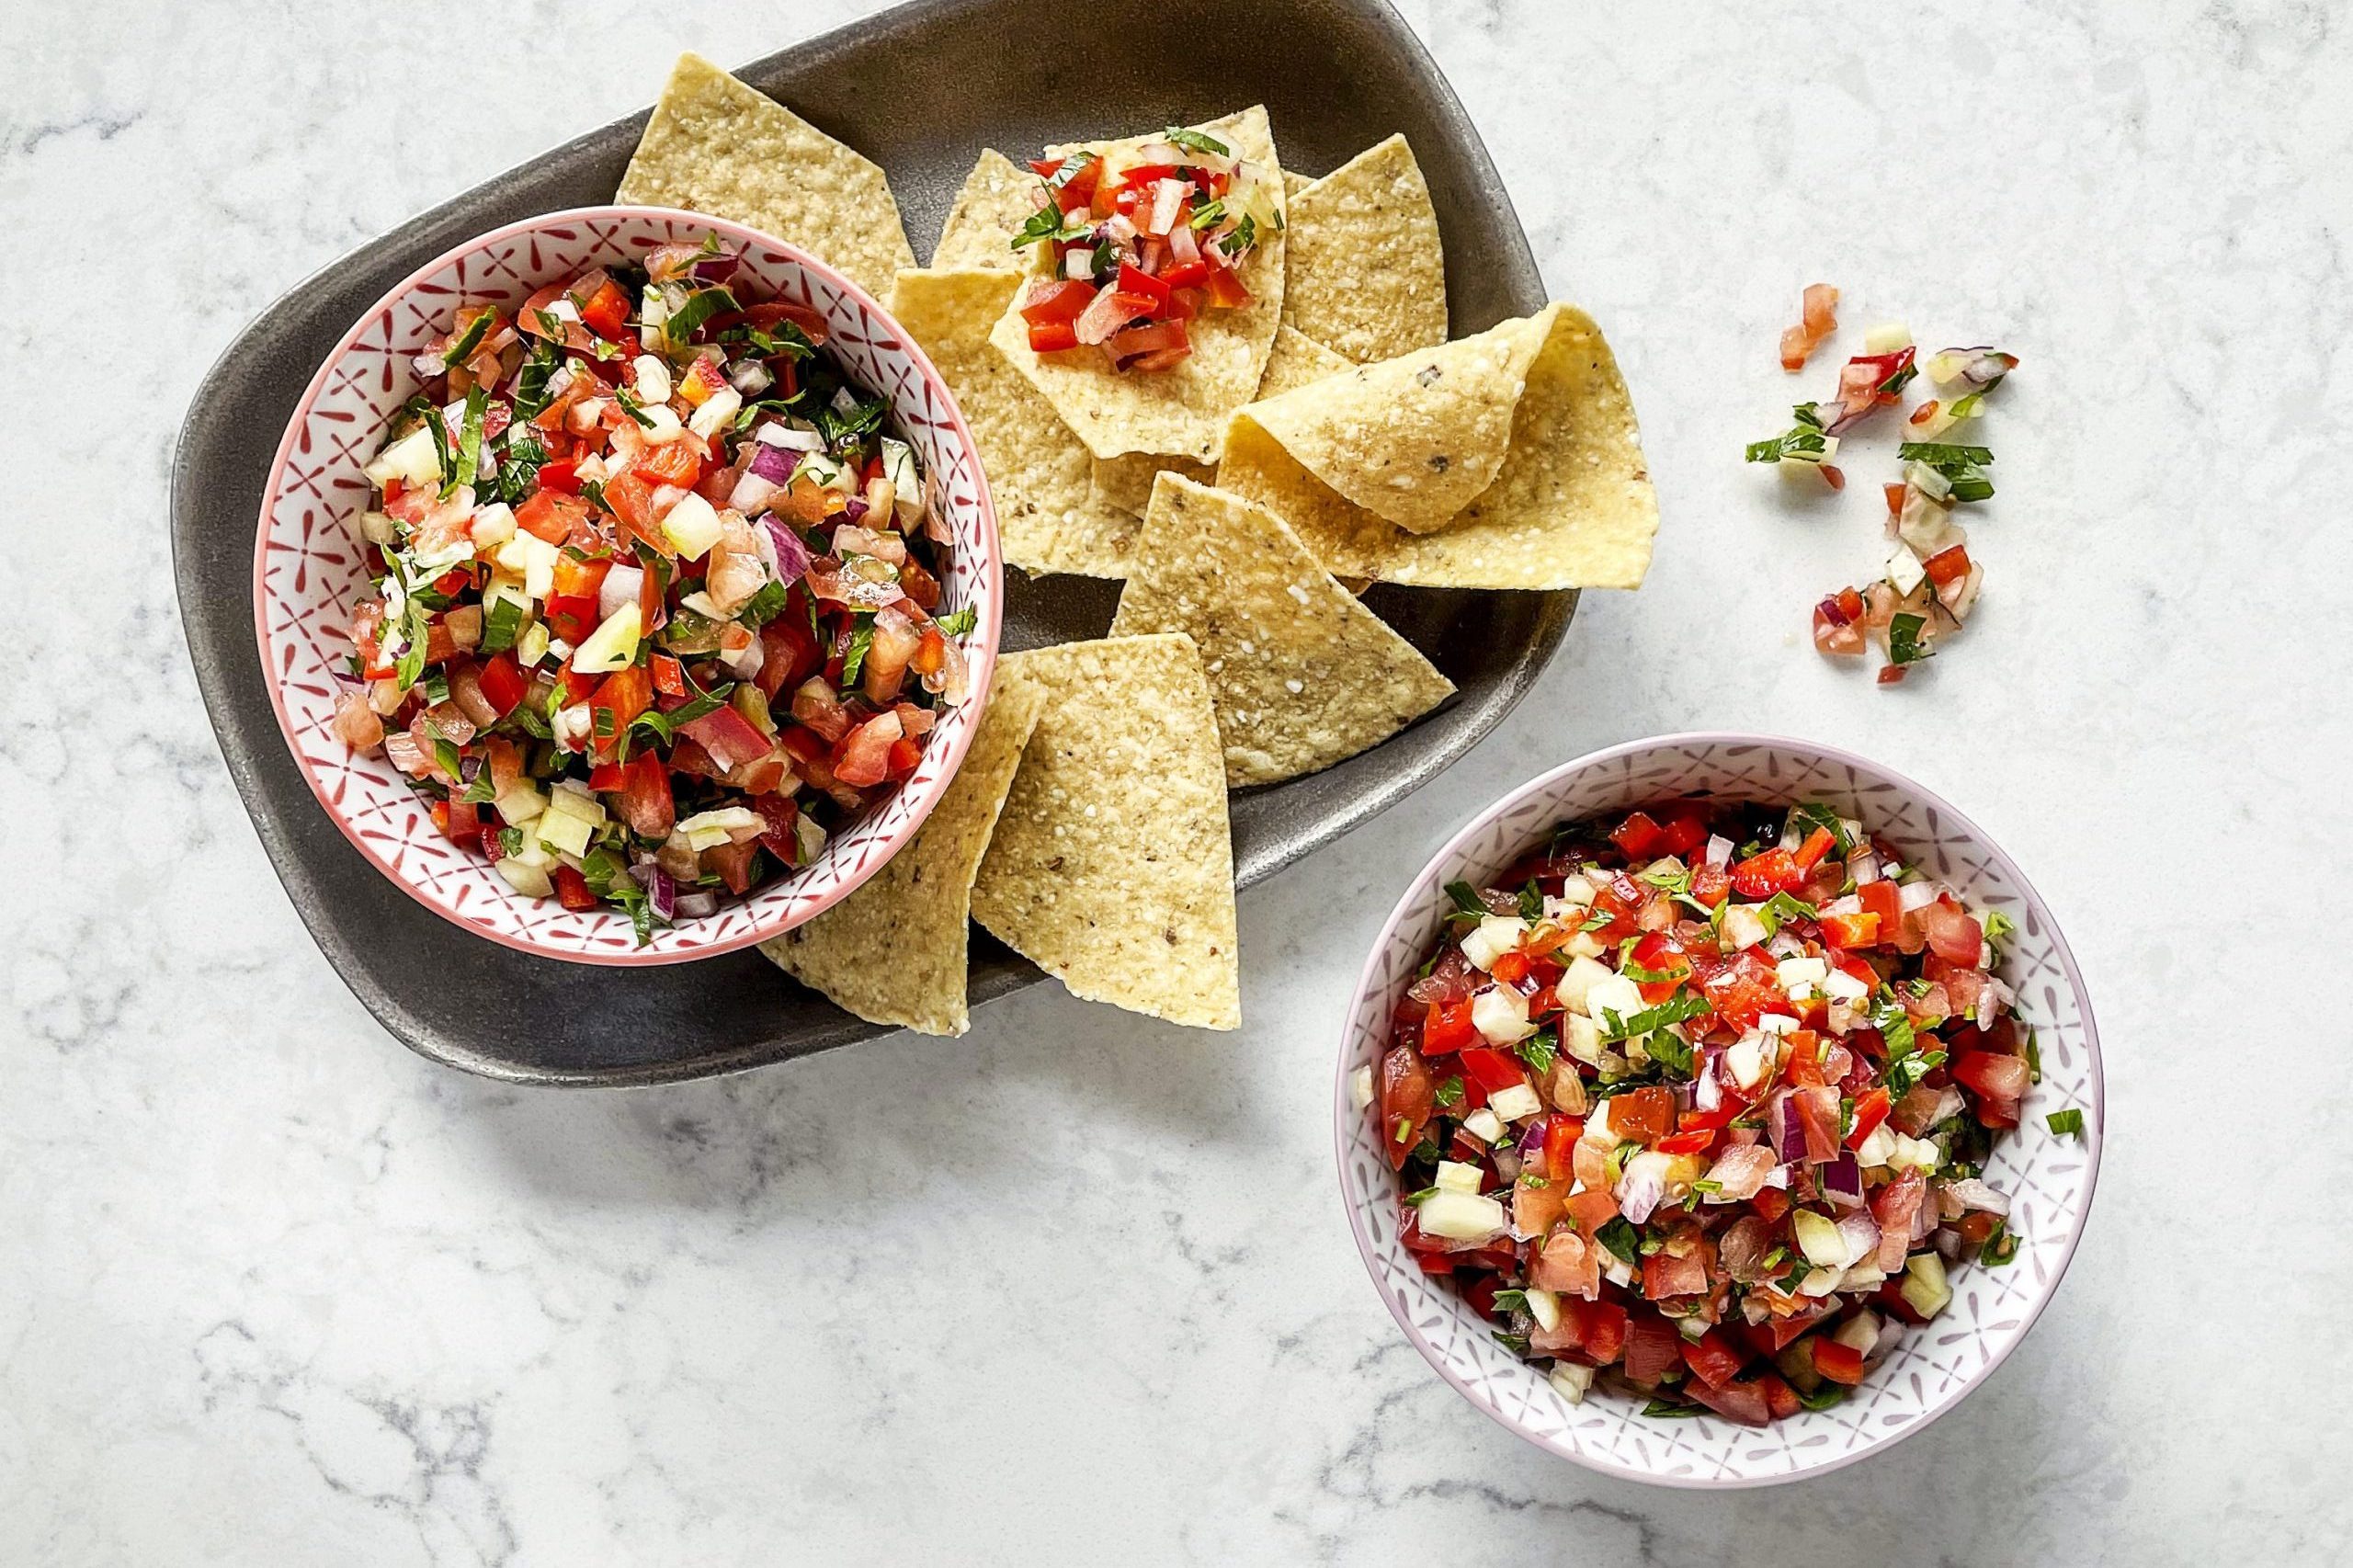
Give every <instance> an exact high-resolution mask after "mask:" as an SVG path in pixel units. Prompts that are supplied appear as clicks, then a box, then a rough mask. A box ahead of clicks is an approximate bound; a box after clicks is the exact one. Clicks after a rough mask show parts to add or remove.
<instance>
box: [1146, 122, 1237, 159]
mask: <svg viewBox="0 0 2353 1568" xmlns="http://www.w3.org/2000/svg"><path fill="white" fill-rule="evenodd" d="M1160 139H1161V140H1162V141H1163V142H1167V143H1168V144H1169V145H1170V146H1172V147H1182V148H1184V149H1185V150H1186V151H1187V152H1188V153H1208V154H1209V155H1210V156H1211V157H1213V158H1230V157H1232V156H1233V148H1231V147H1229V146H1227V145H1226V144H1225V143H1224V142H1221V141H1219V140H1218V139H1217V138H1216V137H1214V136H1211V135H1210V134H1208V133H1207V132H1206V131H1187V130H1185V129H1184V128H1183V127H1182V126H1176V125H1172V126H1170V127H1169V128H1168V129H1167V130H1165V131H1162V132H1161V133H1160Z"/></svg>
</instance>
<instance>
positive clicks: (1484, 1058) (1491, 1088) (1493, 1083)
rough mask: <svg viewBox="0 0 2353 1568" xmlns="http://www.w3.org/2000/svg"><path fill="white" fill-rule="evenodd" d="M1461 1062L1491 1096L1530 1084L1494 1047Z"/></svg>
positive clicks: (1476, 1049)
mask: <svg viewBox="0 0 2353 1568" xmlns="http://www.w3.org/2000/svg"><path fill="white" fill-rule="evenodd" d="M1464 1006H1466V1007H1467V1006H1469V1004H1467V1003H1466V1004H1464ZM1461 1060H1462V1070H1463V1071H1464V1072H1465V1073H1468V1074H1470V1075H1471V1076H1472V1079H1473V1080H1475V1081H1476V1082H1477V1084H1478V1085H1479V1086H1480V1087H1481V1088H1482V1089H1484V1090H1485V1091H1486V1092H1487V1093H1488V1094H1490V1095H1492V1094H1495V1092H1496V1091H1497V1090H1499V1089H1508V1088H1510V1087H1511V1086H1512V1085H1515V1084H1525V1083H1526V1082H1528V1075H1527V1074H1525V1073H1523V1072H1522V1071H1521V1070H1520V1065H1519V1061H1518V1058H1517V1057H1513V1056H1510V1055H1507V1054H1506V1053H1505V1052H1503V1051H1497V1050H1495V1048H1494V1047H1492V1046H1484V1045H1476V1046H1470V1047H1467V1048H1465V1049H1464V1051H1463V1052H1462V1058H1461ZM1641 1092H1642V1091H1641V1090H1639V1089H1638V1090H1636V1091H1635V1093H1637V1094H1640V1093H1641ZM1659 1093H1661V1094H1662V1095H1664V1094H1665V1093H1666V1091H1665V1090H1664V1089H1662V1090H1660V1091H1659ZM1610 1125H1611V1126H1612V1127H1615V1126H1617V1125H1618V1123H1617V1121H1616V1120H1615V1119H1614V1118H1613V1119H1612V1120H1611V1121H1610Z"/></svg>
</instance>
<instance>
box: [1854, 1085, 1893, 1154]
mask: <svg viewBox="0 0 2353 1568" xmlns="http://www.w3.org/2000/svg"><path fill="white" fill-rule="evenodd" d="M1889 1104H1890V1101H1889V1099H1888V1097H1887V1091H1886V1090H1885V1089H1884V1088H1874V1089H1867V1090H1865V1091H1864V1092H1863V1093H1862V1095H1861V1096H1859V1097H1858V1098H1857V1099H1856V1101H1855V1125H1854V1127H1853V1129H1852V1130H1850V1131H1848V1132H1847V1147H1848V1148H1849V1149H1859V1148H1861V1147H1862V1146H1863V1141H1864V1140H1865V1139H1867V1138H1869V1137H1870V1135H1871V1134H1872V1133H1874V1132H1876V1131H1879V1124H1880V1123H1881V1122H1882V1121H1885V1120H1886V1119H1887V1112H1888V1108H1889Z"/></svg>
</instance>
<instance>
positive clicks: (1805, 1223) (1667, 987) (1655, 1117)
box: [1356, 801, 2059, 1426]
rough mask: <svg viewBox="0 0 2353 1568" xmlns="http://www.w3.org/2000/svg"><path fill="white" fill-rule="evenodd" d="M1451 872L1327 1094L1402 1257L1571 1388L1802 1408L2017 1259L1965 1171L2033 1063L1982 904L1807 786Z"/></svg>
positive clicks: (2004, 1202)
mask: <svg viewBox="0 0 2353 1568" xmlns="http://www.w3.org/2000/svg"><path fill="white" fill-rule="evenodd" d="M1448 891H1449V893H1450V895H1451V896H1452V898H1453V900H1454V903H1455V906H1456V907H1455V911H1454V913H1453V915H1451V917H1450V918H1449V921H1448V924H1447V931H1446V935H1445V937H1443V939H1442V940H1441V941H1440V942H1439V943H1438V948H1437V950H1436V951H1435V952H1433V953H1432V954H1431V955H1430V958H1429V960H1428V962H1427V964H1425V965H1424V966H1423V969H1422V971H1421V973H1420V974H1419V976H1418V977H1417V978H1416V979H1415V982H1414V983H1413V985H1412V986H1411V987H1410V988H1409V990H1408V991H1407V993H1406V994H1405V996H1404V999H1403V1000H1402V1001H1401V1003H1400V1005H1399V1006H1398V1008H1397V1011H1396V1015H1395V1018H1394V1021H1393V1026H1392V1040H1391V1043H1390V1044H1389V1046H1388V1047H1387V1049H1386V1050H1385V1051H1383V1053H1382V1055H1381V1060H1380V1062H1379V1066H1378V1070H1377V1072H1376V1070H1375V1069H1373V1068H1370V1067H1369V1068H1366V1069H1363V1070H1361V1071H1360V1073H1359V1074H1358V1080H1357V1083H1356V1096H1357V1098H1358V1101H1359V1102H1360V1103H1361V1105H1362V1106H1363V1107H1364V1108H1366V1109H1367V1110H1368V1112H1369V1113H1370V1114H1374V1115H1377V1116H1378V1117H1379V1118H1380V1120H1379V1124H1378V1125H1379V1128H1380V1131H1381V1142H1382V1144H1383V1146H1384V1147H1385V1148H1386V1149H1387V1150H1388V1152H1389V1157H1390V1163H1391V1164H1392V1165H1393V1166H1395V1167H1396V1168H1397V1170H1398V1172H1399V1176H1400V1181H1401V1189H1400V1199H1399V1201H1400V1205H1401V1210H1402V1221H1403V1229H1404V1244H1405V1246H1406V1247H1407V1248H1408V1249H1409V1250H1410V1251H1411V1252H1412V1253H1413V1254H1414V1256H1415V1258H1416V1260H1417V1261H1418V1262H1419V1263H1420V1265H1421V1267H1423V1269H1424V1270H1426V1271H1427V1272H1428V1273H1430V1274H1432V1275H1445V1276H1449V1277H1451V1278H1452V1279H1453V1280H1454V1282H1455V1284H1456V1286H1457V1287H1458V1288H1459V1289H1460V1290H1461V1291H1462V1293H1463V1295H1464V1296H1465V1298H1466V1299H1467V1300H1468V1301H1470V1302H1471V1303H1472V1305H1473V1306H1474V1307H1475V1308H1476V1309H1477V1310H1479V1311H1480V1312H1483V1314H1485V1315H1487V1316H1488V1317H1490V1318H1492V1319H1493V1320H1495V1324H1496V1328H1495V1335H1496V1337H1497V1338H1498V1339H1499V1340H1501V1341H1502V1343H1503V1344H1505V1345H1506V1346H1508V1347H1509V1348H1510V1349H1512V1350H1513V1351H1515V1352H1517V1353H1518V1354H1519V1355H1521V1356H1523V1357H1525V1358H1529V1360H1532V1361H1538V1362H1545V1361H1549V1362H1550V1363H1551V1368H1552V1370H1551V1379H1552V1383H1553V1385H1554V1386H1555V1387H1556V1388H1558V1389H1559V1390H1560V1391H1561V1392H1563V1394H1564V1395H1565V1396H1567V1397H1568V1398H1570V1399H1571V1400H1581V1399H1582V1398H1583V1397H1584V1396H1585V1393H1586V1390H1587V1389H1588V1388H1589V1387H1590V1386H1591V1384H1592V1383H1593V1382H1594V1381H1595V1380H1596V1378H1597V1377H1599V1378H1601V1379H1603V1380H1604V1381H1605V1382H1606V1384H1607V1385H1608V1386H1611V1387H1614V1388H1618V1389H1620V1390H1624V1391H1630V1392H1632V1393H1633V1394H1635V1395H1637V1396H1638V1397H1641V1398H1643V1399H1644V1400H1645V1401H1647V1403H1646V1404H1645V1406H1644V1414H1645V1415H1656V1416H1679V1415H1702V1414H1705V1413H1707V1412H1711V1411H1712V1412H1714V1413H1715V1414H1717V1415H1722V1416H1724V1417H1726V1418H1728V1419H1730V1420H1733V1421H1736V1422H1740V1423H1744V1424H1746V1425H1750V1426H1764V1425H1766V1424H1768V1423H1769V1422H1771V1421H1774V1420H1777V1419H1780V1418H1784V1417H1787V1416H1789V1415H1793V1414H1795V1413H1797V1412H1799V1411H1801V1410H1806V1409H1823V1408H1826V1407H1827V1406H1829V1405H1831V1404H1834V1403H1837V1402H1838V1400H1840V1399H1841V1398H1843V1397H1844V1396H1845V1394H1846V1392H1847V1390H1849V1389H1851V1388H1853V1387H1854V1386H1855V1385H1856V1384H1858V1383H1859V1382H1860V1381H1862V1380H1863V1379H1864V1378H1865V1377H1866V1376H1867V1375H1868V1374H1869V1373H1870V1370H1871V1369H1872V1368H1873V1367H1874V1366H1875V1365H1876V1364H1877V1363H1878V1362H1879V1360H1880V1359H1881V1358H1882V1357H1884V1356H1885V1355H1886V1354H1887V1352H1888V1351H1889V1350H1890V1348H1891V1347H1892V1346H1893V1343H1894V1342H1895V1341H1896V1339H1897V1338H1898V1337H1900V1335H1901V1334H1902V1327H1901V1325H1902V1324H1922V1323H1926V1322H1927V1321H1928V1320H1929V1319H1931V1318H1933V1317H1935V1316H1936V1315H1937V1314H1938V1312H1941V1311H1942V1310H1943V1309H1944V1307H1945V1304H1946V1302H1947V1301H1949V1300H1950V1299H1951V1294H1952V1290H1951V1286H1950V1284H1949V1281H1948V1271H1949V1268H1950V1267H1953V1266H1955V1265H1958V1264H1961V1263H1963V1262H1968V1261H1972V1260H1973V1261H1976V1262H1979V1263H1983V1264H1990V1265H1998V1264H2003V1263H2006V1262H2008V1261H2009V1260H2010V1258H2011V1257H2012V1256H2014V1255H2015V1253H2016V1249H2017V1241H2016V1238H2015V1237H2014V1236H2013V1235H2012V1234H2011V1233H2010V1232H2009V1230H2008V1228H2007V1220H2006V1216H2007V1214H2008V1210H2009V1201H2008V1199H2006V1197H2005V1196H2004V1195H2003V1194H2002V1193H2000V1192H1998V1191H1996V1190H1995V1189H1994V1188H1993V1187H1990V1186H1988V1185H1987V1184H1986V1182H1985V1181H1984V1175H1983V1173H1984V1166H1985V1161H1986V1158H1987V1155H1988V1153H1989V1152H1990V1151H1991V1149H1992V1148H1993V1146H1994V1141H1995V1139H1996V1138H1998V1137H2000V1136H2001V1135H2002V1134H2004V1133H2005V1132H2006V1131H2008V1130H2010V1129H2013V1128H2015V1127H2017V1126H2018V1116H2019V1108H2020V1106H2021V1104H2022V1102H2023V1101H2024V1099H2025V1097H2026V1096H2027V1093H2028V1091H2029V1087H2030V1086H2031V1085H2033V1084H2034V1083H2035V1082H2036V1081H2037V1079H2038V1077H2039V1076H2040V1065H2039V1058H2038V1056H2037V1053H2036V1048H2035V1040H2034V1036H2033V1033H2032V1031H2031V1030H2028V1029H2022V1028H2020V1026H2019V1024H2018V1020H2017V1018H2016V1017H2015V1016H2014V1015H2013V1014H2012V1012H2011V1004H2012V1002H2013V1000H2014V998H2013V994H2012V993H2011V990H2010V988H2009V987H2008V986H2007V985H2006V984H2004V983H2003V982H2002V981H2001V980H1999V979H1998V978H1996V977H1995V972H1994V971H1995V969H1996V968H1997V967H1998V966H1999V962H2000V959H2001V950H2002V943H2003V940H2004V938H2005V937H2006V936H2008V935H2009V933H2010V931H2011V929H2012V927H2011V926H2010V925H2009V922H2008V921H2007V920H2006V919H2005V918H2004V917H2003V916H2002V915H2000V914H1998V913H1986V914H1984V915H1979V914H1977V913H1974V912H1972V911H1971V910H1970V909H1969V908H1968V907H1967V906H1966V905H1964V904H1963V903H1962V902H1961V899H1960V898H1959V897H1958V896H1956V895H1955V894H1954V892H1953V891H1952V890H1951V889H1950V888H1949V887H1947V886H1944V885H1943V884H1941V883H1938V882H1937V881H1933V880H1932V879H1930V878H1928V877H1927V876H1925V875H1923V874H1921V873H1920V872H1919V871H1918V870H1917V869H1915V868H1912V867H1908V866H1906V865H1905V864H1904V862H1903V858H1902V857H1901V855H1900V854H1899V853H1898V852H1896V851H1895V850H1893V849H1892V848H1891V847H1889V846H1886V845H1884V844H1881V843H1879V842H1877V841H1875V840H1874V839H1872V838H1871V837H1870V835H1867V834H1866V833H1865V832H1864V831H1863V829H1862V827H1861V826H1860V824H1858V823H1856V822H1853V821H1851V820H1848V819H1845V818H1842V817H1840V816H1839V815H1838V814H1837V813H1836V812H1835V811H1834V810H1832V809H1831V808H1829V807H1827V806H1825V805H1822V804H1818V803H1814V802H1804V803H1801V804H1799V805H1797V806H1795V807H1791V808H1787V809H1782V808H1775V807H1765V806H1757V805H1748V804H1730V803H1722V802H1711V801H1666V802H1664V803H1660V804H1654V805H1651V806H1646V807H1644V808H1643V809H1642V810H1640V811H1635V812H1625V813H1621V814H1618V815H1615V816H1612V817H1609V818H1607V819H1603V820H1598V821H1593V822H1585V823H1576V824H1567V825H1564V826H1563V827H1561V828H1559V829H1558V830H1557V831H1556V832H1555V833H1554V834H1553V835H1552V837H1551V838H1550V840H1549V841H1547V842H1546V843H1544V844H1542V845H1540V846H1538V848H1537V849H1536V850H1535V851H1534V852H1532V853H1531V854H1529V856H1528V857H1527V858H1524V859H1522V860H1521V861H1519V862H1518V864H1516V865H1514V866H1512V867H1511V868H1510V869H1507V870H1506V872H1504V874H1503V875H1502V876H1501V877H1500V878H1498V879H1497V881H1496V883H1495V885H1494V886H1492V887H1485V888H1474V887H1472V886H1471V885H1469V884H1468V883H1464V882H1456V883H1454V884H1452V885H1451V886H1450V887H1449V890H1448ZM2052 1127H2053V1130H2054V1131H2058V1130H2059V1123H2058V1122H2057V1121H2056V1120H2055V1119H2054V1121H2053V1123H2052Z"/></svg>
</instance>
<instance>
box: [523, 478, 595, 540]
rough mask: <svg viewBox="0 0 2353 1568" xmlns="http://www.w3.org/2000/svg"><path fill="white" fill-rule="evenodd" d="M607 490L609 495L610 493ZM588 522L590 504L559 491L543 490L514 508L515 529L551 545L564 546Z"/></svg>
mask: <svg viewBox="0 0 2353 1568" xmlns="http://www.w3.org/2000/svg"><path fill="white" fill-rule="evenodd" d="M611 493H612V492H611V491H610V490H609V489H608V490H607V491H606V494H608V495H609V494H611ZM587 521H588V503H586V502H585V501H583V500H581V499H580V498H579V497H578V496H576V495H567V494H563V492H561V491H558V490H550V489H545V488H542V489H540V490H538V491H535V492H534V493H533V494H531V496H530V497H529V499H528V500H526V501H525V502H524V503H523V504H522V505H521V506H517V507H516V508H515V526H516V527H517V528H521V529H522V530H523V531H524V532H525V533H527V534H529V535H531V536H532V537H534V538H536V539H542V540H546V541H547V542H548V543H550V544H563V542H565V541H566V540H569V539H571V538H572V532H573V529H574V528H577V527H580V526H582V525H585V523H586V522H587Z"/></svg>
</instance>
